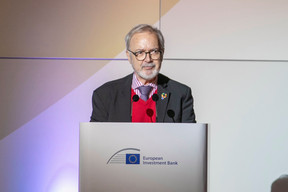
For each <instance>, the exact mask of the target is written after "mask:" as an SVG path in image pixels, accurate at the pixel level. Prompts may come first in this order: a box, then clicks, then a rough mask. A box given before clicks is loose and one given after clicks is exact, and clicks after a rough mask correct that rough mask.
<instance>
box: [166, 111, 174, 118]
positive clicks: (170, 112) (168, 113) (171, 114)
mask: <svg viewBox="0 0 288 192" xmlns="http://www.w3.org/2000/svg"><path fill="white" fill-rule="evenodd" d="M167 115H168V116H169V117H170V118H172V119H173V118H174V116H175V112H174V111H173V110H172V109H169V110H168V111H167Z"/></svg>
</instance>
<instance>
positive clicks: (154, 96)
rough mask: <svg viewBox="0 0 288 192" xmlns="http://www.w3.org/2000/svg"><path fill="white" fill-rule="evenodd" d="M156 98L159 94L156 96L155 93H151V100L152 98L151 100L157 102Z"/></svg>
mask: <svg viewBox="0 0 288 192" xmlns="http://www.w3.org/2000/svg"><path fill="white" fill-rule="evenodd" d="M158 99H159V96H158V95H157V94H153V95H152V100H153V101H155V102H157V101H158Z"/></svg>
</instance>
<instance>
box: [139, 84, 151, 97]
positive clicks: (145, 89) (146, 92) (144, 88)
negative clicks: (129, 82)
mask: <svg viewBox="0 0 288 192" xmlns="http://www.w3.org/2000/svg"><path fill="white" fill-rule="evenodd" d="M152 88H153V87H151V86H141V87H138V89H139V91H140V93H141V96H140V98H141V99H143V100H144V101H147V100H148V98H149V93H150V91H151V90H152Z"/></svg>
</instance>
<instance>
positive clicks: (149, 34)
mask: <svg viewBox="0 0 288 192" xmlns="http://www.w3.org/2000/svg"><path fill="white" fill-rule="evenodd" d="M125 41H126V55H127V58H128V60H129V62H130V64H131V65H132V68H133V69H134V72H133V73H132V74H130V75H128V76H126V77H124V78H121V79H118V80H114V81H110V82H108V83H105V84H104V85H102V86H100V87H99V88H97V89H96V90H95V91H94V93H93V97H92V105H93V111H92V115H91V120H90V121H91V122H183V123H195V122H196V120H195V113H194V109H193V97H192V94H191V89H190V88H189V87H188V86H186V85H184V84H181V83H179V82H176V81H174V80H171V79H169V78H168V77H166V76H164V75H162V74H160V73H159V71H160V68H161V64H162V60H163V54H164V38H163V35H162V33H161V31H160V30H158V29H157V28H154V27H152V26H150V25H146V24H141V25H137V26H136V27H134V28H133V29H131V31H130V32H129V33H128V34H127V35H126V37H125Z"/></svg>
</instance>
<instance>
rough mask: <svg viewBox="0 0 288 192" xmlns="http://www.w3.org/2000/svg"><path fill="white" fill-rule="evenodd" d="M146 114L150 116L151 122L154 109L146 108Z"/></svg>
mask: <svg viewBox="0 0 288 192" xmlns="http://www.w3.org/2000/svg"><path fill="white" fill-rule="evenodd" d="M146 114H147V115H148V116H149V117H150V119H151V122H153V121H152V117H153V115H154V111H153V110H152V109H150V108H149V109H147V110H146Z"/></svg>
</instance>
